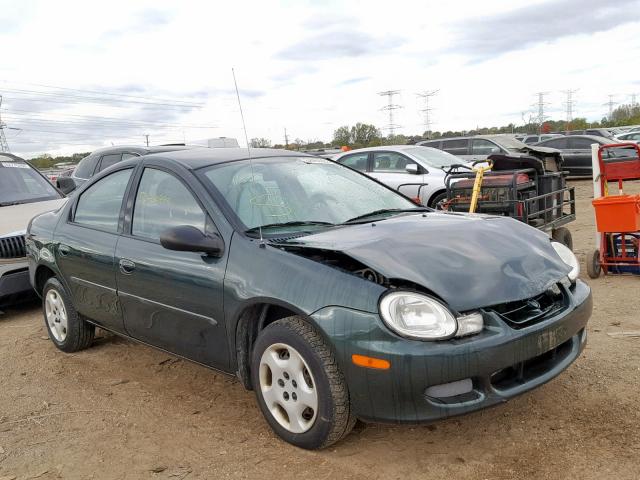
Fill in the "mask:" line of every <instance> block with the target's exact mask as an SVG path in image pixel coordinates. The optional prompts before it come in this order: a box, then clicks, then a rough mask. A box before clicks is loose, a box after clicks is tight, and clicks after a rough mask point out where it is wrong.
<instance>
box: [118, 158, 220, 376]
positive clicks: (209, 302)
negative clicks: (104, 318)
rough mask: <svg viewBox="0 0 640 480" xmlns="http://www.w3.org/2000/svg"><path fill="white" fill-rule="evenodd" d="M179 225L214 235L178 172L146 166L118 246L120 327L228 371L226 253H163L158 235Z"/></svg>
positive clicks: (192, 194)
mask: <svg viewBox="0 0 640 480" xmlns="http://www.w3.org/2000/svg"><path fill="white" fill-rule="evenodd" d="M179 225H190V226H193V227H196V228H198V229H199V230H201V231H202V232H207V233H214V232H215V226H214V224H213V222H212V221H211V218H210V217H209V215H208V214H207V213H206V210H205V209H204V208H203V206H202V205H201V203H200V202H199V201H198V200H197V198H196V195H194V193H193V192H192V191H191V190H190V189H189V188H188V187H187V186H186V184H185V183H184V182H183V181H181V180H180V178H179V176H178V175H177V174H176V173H175V172H172V171H170V170H167V169H162V168H161V167H151V166H146V167H145V168H144V170H143V172H142V175H141V178H140V183H139V186H138V188H137V191H136V194H135V198H134V202H133V205H132V213H131V221H130V222H129V223H128V225H126V226H125V232H124V234H123V235H122V236H121V237H120V239H119V241H118V245H117V247H116V264H117V267H116V270H117V273H116V278H117V288H118V298H119V300H120V304H121V305H122V309H123V316H124V322H125V328H126V331H127V333H128V334H129V335H130V336H132V337H133V338H136V339H138V340H140V341H143V342H145V343H148V344H151V345H154V346H157V347H160V348H163V349H165V350H167V351H170V352H173V353H176V354H178V355H183V356H185V357H188V358H190V359H192V360H195V361H197V362H199V363H203V364H205V365H210V366H214V367H217V368H221V369H225V368H226V367H228V365H229V349H228V341H227V334H226V328H225V322H224V315H223V306H222V297H223V280H224V272H225V267H226V262H227V255H226V252H225V254H223V255H222V256H221V257H220V258H213V257H209V256H205V255H203V254H201V253H196V252H180V251H173V250H167V249H166V248H164V247H163V246H162V245H161V244H160V235H161V233H162V232H163V231H164V230H165V229H167V228H169V227H176V226H179Z"/></svg>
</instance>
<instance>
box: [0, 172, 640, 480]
mask: <svg viewBox="0 0 640 480" xmlns="http://www.w3.org/2000/svg"><path fill="white" fill-rule="evenodd" d="M575 185H576V186H577V197H578V199H579V200H578V202H579V203H578V221H577V222H575V223H573V224H571V225H570V228H571V230H572V232H573V236H574V245H575V247H574V248H575V250H576V253H577V254H578V256H579V257H580V259H581V260H582V259H583V258H584V255H585V254H586V253H587V252H588V251H590V250H591V249H592V248H593V247H592V245H593V239H594V230H593V213H592V210H591V202H590V200H591V183H590V182H588V181H586V182H585V181H582V182H575ZM633 190H635V191H636V192H637V191H640V185H634V188H633ZM582 266H583V269H582V270H583V273H582V277H583V278H585V277H586V274H585V273H584V272H585V268H584V263H583V265H582ZM587 281H588V282H589V284H590V285H591V287H592V288H593V294H594V301H595V310H594V315H593V317H592V319H591V321H590V323H589V327H588V333H589V341H588V346H587V348H586V350H585V352H584V354H583V355H582V357H581V358H580V359H578V360H577V361H576V362H575V363H574V364H573V365H572V366H571V367H570V368H569V369H568V370H567V371H566V372H564V373H563V374H562V375H560V376H559V377H558V378H556V379H555V380H553V381H551V382H550V383H548V384H546V385H544V386H543V387H541V388H539V389H537V390H535V391H533V392H530V393H528V394H525V395H524V396H521V397H519V398H516V399H514V400H512V401H511V402H509V403H507V404H505V405H502V406H499V407H496V408H493V409H490V410H486V411H482V412H478V413H475V414H471V415H467V416H464V417H458V418H453V419H450V420H446V421H442V422H440V423H437V424H434V425H429V426H414V427H411V426H386V425H370V424H358V425H357V426H356V429H355V431H354V432H353V433H352V434H351V435H350V436H349V437H347V438H346V439H345V440H344V441H342V442H341V443H339V444H337V445H335V446H333V447H331V448H329V449H327V450H324V451H321V452H307V451H304V450H299V449H297V448H294V447H292V446H289V445H288V444H285V443H283V442H282V441H280V440H279V439H278V438H276V436H275V435H274V434H273V433H272V432H271V431H270V429H269V428H268V426H267V424H266V422H265V421H264V420H263V418H262V416H261V414H260V412H259V410H258V408H257V406H256V403H255V399H254V396H253V393H252V392H247V391H245V390H244V389H243V388H242V386H241V385H240V384H239V383H238V382H237V381H235V380H234V379H233V378H230V377H227V376H224V375H222V374H218V373H216V372H213V371H211V370H208V369H206V368H203V367H200V366H197V365H194V364H191V363H189V362H186V361H182V360H179V359H177V358H174V357H171V356H170V355H167V354H165V353H162V352H158V351H155V350H153V349H151V348H148V347H145V346H141V345H138V344H135V343H132V342H129V341H126V340H123V339H120V338H118V337H114V336H111V335H105V334H102V335H101V338H100V339H99V340H98V341H97V342H96V344H95V346H94V347H93V348H90V349H89V350H86V351H83V352H80V353H77V354H72V355H67V354H64V353H62V352H59V351H58V350H56V349H55V347H54V346H53V344H52V343H51V342H50V341H49V340H48V339H47V334H46V330H45V327H44V323H43V321H42V314H41V312H40V307H39V304H37V303H30V304H27V305H23V306H21V307H15V308H11V309H7V310H5V311H4V313H3V314H0V479H3V480H4V479H29V478H38V479H43V480H44V479H53V478H71V479H76V478H78V479H85V478H96V479H102V478H105V479H138V478H140V479H184V478H187V479H189V480H191V479H196V478H200V479H214V478H215V479H217V478H278V479H288V478H296V479H298V480H299V479H307V478H309V479H314V480H321V479H325V478H331V479H336V478H363V479H376V478H384V479H387V478H393V479H407V480H409V479H418V478H420V479H430V478H433V479H441V478H449V479H450V478H466V479H511V478H522V479H538V478H539V479H553V478H558V479H561V478H576V479H578V478H579V479H598V480H601V479H608V478H616V479H638V478H640V408H639V407H638V399H639V398H640V337H638V336H624V335H619V334H620V333H622V332H627V333H628V332H633V331H636V332H638V331H640V315H639V314H638V312H639V311H640V278H637V277H620V276H610V277H607V278H604V277H601V278H599V279H598V280H589V279H587Z"/></svg>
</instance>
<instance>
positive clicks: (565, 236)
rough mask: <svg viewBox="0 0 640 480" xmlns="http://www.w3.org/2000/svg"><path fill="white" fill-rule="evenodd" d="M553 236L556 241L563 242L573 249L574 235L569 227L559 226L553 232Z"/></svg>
mask: <svg viewBox="0 0 640 480" xmlns="http://www.w3.org/2000/svg"><path fill="white" fill-rule="evenodd" d="M551 238H553V239H554V240H555V241H556V242H560V243H562V244H563V245H564V246H566V247H568V248H569V250H573V237H572V236H571V231H570V230H569V229H568V228H566V227H558V228H556V229H554V230H553V232H552V234H551Z"/></svg>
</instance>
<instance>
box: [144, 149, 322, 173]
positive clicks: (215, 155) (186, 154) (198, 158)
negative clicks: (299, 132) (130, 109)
mask: <svg viewBox="0 0 640 480" xmlns="http://www.w3.org/2000/svg"><path fill="white" fill-rule="evenodd" d="M249 151H250V152H251V158H268V157H312V158H317V157H314V156H313V155H308V154H306V153H303V152H297V151H293V150H280V149H274V148H252V149H250V150H249V149H247V148H207V147H202V148H193V149H190V150H177V151H170V152H162V153H156V154H153V155H149V156H150V157H157V158H166V159H169V160H173V161H175V162H177V163H180V164H181V165H183V166H184V167H186V168H189V169H192V170H195V169H197V168H201V167H208V166H209V165H215V164H218V163H226V162H235V161H239V160H247V159H248V158H249Z"/></svg>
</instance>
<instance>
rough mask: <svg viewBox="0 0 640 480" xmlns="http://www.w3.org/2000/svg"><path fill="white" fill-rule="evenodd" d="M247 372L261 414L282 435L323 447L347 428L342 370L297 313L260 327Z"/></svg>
mask: <svg viewBox="0 0 640 480" xmlns="http://www.w3.org/2000/svg"><path fill="white" fill-rule="evenodd" d="M251 377H252V383H253V387H254V390H255V392H256V397H257V399H258V405H259V406H260V409H261V410H262V413H263V415H264V416H265V418H266V420H267V422H269V425H270V426H271V428H272V429H273V430H274V431H275V432H276V433H277V434H278V435H279V436H280V437H281V438H282V439H284V440H285V441H287V442H289V443H291V444H293V445H296V446H298V447H302V448H306V449H318V448H324V447H327V446H329V445H331V444H332V443H334V442H337V441H338V440H340V439H341V438H342V437H344V436H345V435H347V434H348V433H349V432H350V431H351V429H352V428H353V425H354V423H355V417H353V415H352V414H351V405H350V402H349V392H348V390H347V385H346V382H345V379H344V376H343V374H342V372H341V371H340V369H339V368H338V364H337V363H336V360H335V357H334V355H333V353H332V352H331V350H330V349H329V347H328V346H327V344H326V343H325V341H324V339H323V338H322V337H321V336H320V334H319V333H318V332H317V331H316V330H315V329H314V328H313V327H312V326H311V325H310V324H309V323H308V322H306V321H305V320H303V319H302V318H301V317H298V316H295V317H289V318H285V319H282V320H278V321H276V322H274V323H272V324H270V325H269V326H267V327H266V328H265V329H264V330H263V331H262V332H260V335H259V336H258V339H257V341H256V344H255V347H254V350H253V353H252V363H251Z"/></svg>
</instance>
